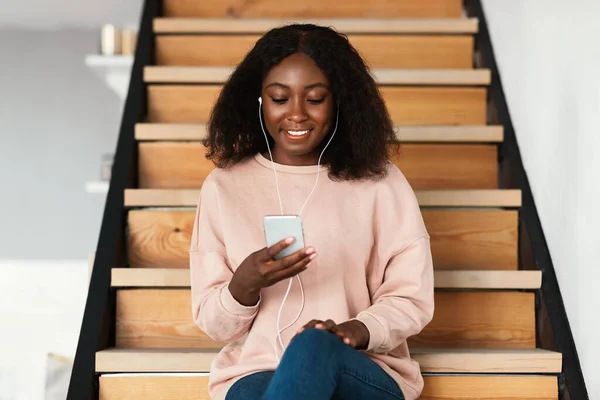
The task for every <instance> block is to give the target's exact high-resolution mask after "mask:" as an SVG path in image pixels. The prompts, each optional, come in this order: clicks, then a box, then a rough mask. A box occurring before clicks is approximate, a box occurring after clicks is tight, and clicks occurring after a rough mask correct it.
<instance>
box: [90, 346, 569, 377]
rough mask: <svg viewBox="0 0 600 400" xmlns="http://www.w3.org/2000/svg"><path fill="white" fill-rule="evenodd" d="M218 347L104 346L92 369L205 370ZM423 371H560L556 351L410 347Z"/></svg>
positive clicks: (133, 370) (108, 370) (143, 370)
mask: <svg viewBox="0 0 600 400" xmlns="http://www.w3.org/2000/svg"><path fill="white" fill-rule="evenodd" d="M217 354H218V350H217V349H214V350H198V349H117V348H112V349H107V350H101V351H98V352H97V353H96V372H99V373H107V372H115V373H116V372H209V371H210V364H211V362H212V360H213V359H214V358H215V356H216V355H217ZM411 356H412V357H413V358H414V359H415V360H416V361H417V362H418V363H419V364H420V365H421V371H422V372H424V373H453V374H460V373H493V374H511V373H532V374H558V373H560V372H561V367H562V356H561V354H560V353H556V352H553V351H548V350H542V349H502V350H490V349H411Z"/></svg>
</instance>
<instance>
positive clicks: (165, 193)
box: [125, 189, 521, 208]
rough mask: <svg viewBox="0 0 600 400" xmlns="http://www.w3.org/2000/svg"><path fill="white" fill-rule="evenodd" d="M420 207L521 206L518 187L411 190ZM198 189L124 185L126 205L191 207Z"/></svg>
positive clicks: (196, 199) (198, 192)
mask: <svg viewBox="0 0 600 400" xmlns="http://www.w3.org/2000/svg"><path fill="white" fill-rule="evenodd" d="M415 194H416V196H417V200H418V201H419V205H420V206H421V207H507V208H508V207H510V208H513V207H514V208H516V207H520V206H521V191H520V190H518V189H479V190H467V189H465V190H415ZM199 196H200V189H125V206H126V207H195V206H196V205H197V204H198V199H199Z"/></svg>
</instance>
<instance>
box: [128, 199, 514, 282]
mask: <svg viewBox="0 0 600 400" xmlns="http://www.w3.org/2000/svg"><path fill="white" fill-rule="evenodd" d="M422 214H423V218H424V220H425V225H426V226H427V229H428V232H429V234H430V236H431V249H432V253H433V260H434V267H435V268H436V269H437V270H515V269H516V267H517V238H518V232H517V228H518V213H517V211H511V210H508V211H505V210H428V209H424V210H422ZM194 217H195V211H194V210H187V211H186V210H132V211H130V212H129V217H128V218H129V219H128V224H129V227H128V229H129V237H128V244H129V248H128V254H129V265H130V266H131V267H133V268H189V253H188V250H189V246H190V240H191V236H192V229H193V223H194Z"/></svg>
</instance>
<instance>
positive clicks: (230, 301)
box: [221, 284, 261, 317]
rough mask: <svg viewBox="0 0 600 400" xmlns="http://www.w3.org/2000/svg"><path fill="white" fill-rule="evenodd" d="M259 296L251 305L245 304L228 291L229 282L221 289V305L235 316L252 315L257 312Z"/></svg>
mask: <svg viewBox="0 0 600 400" xmlns="http://www.w3.org/2000/svg"><path fill="white" fill-rule="evenodd" d="M260 300H261V299H260V297H259V299H258V303H256V304H255V305H253V306H249V307H248V306H245V305H243V304H241V303H240V302H238V301H237V300H236V299H235V298H234V297H233V295H232V294H231V292H230V291H229V284H227V285H226V286H224V287H223V289H221V305H222V306H223V308H224V309H225V311H227V312H228V313H229V314H232V315H235V316H236V317H252V316H253V315H255V314H256V313H257V312H258V306H259V305H260Z"/></svg>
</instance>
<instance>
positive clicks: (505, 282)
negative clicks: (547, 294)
mask: <svg viewBox="0 0 600 400" xmlns="http://www.w3.org/2000/svg"><path fill="white" fill-rule="evenodd" d="M434 282H435V287H436V288H437V289H529V290H533V289H539V288H540V287H541V284H542V271H435V279H434ZM111 286H112V287H129V288H134V287H142V288H143V287H177V288H183V287H189V286H190V270H189V269H183V268H181V269H179V268H178V269H173V268H113V269H112V278H111Z"/></svg>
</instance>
